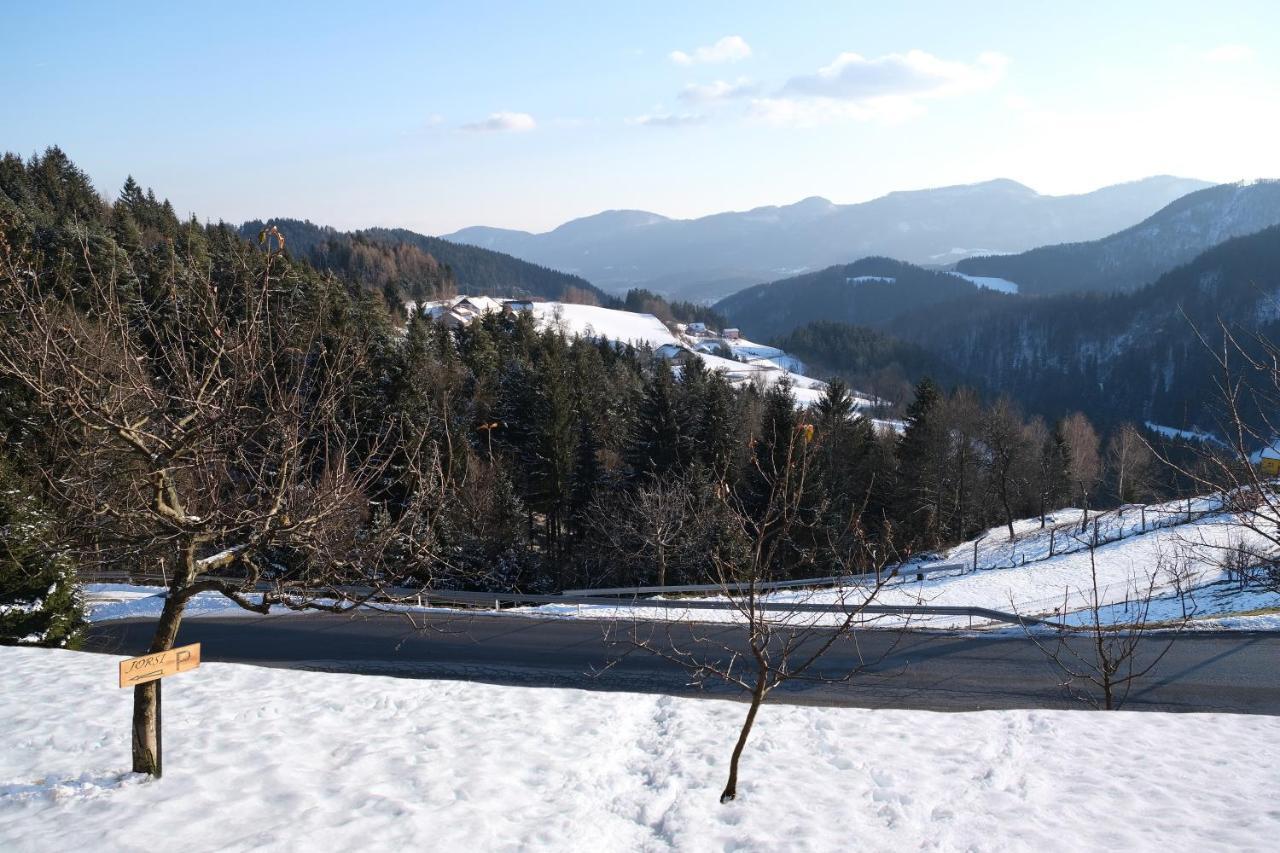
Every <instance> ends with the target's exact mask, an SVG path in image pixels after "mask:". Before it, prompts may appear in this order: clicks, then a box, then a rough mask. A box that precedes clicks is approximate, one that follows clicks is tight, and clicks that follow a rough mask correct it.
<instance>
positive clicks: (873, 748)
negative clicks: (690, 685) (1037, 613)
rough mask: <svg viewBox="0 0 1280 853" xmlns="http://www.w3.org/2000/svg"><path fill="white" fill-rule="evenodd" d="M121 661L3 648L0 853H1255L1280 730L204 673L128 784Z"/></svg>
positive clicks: (1234, 719) (1110, 716) (173, 689)
mask: <svg viewBox="0 0 1280 853" xmlns="http://www.w3.org/2000/svg"><path fill="white" fill-rule="evenodd" d="M116 660H117V659H116V658H113V657H108V656H100V655H86V654H77V653H74V652H63V651H49V650H43V649H13V648H0V663H3V666H4V668H5V671H6V674H7V678H8V679H9V683H10V684H11V685H13V686H14V687H16V688H17V689H11V690H6V691H5V692H4V693H3V694H0V704H2V706H3V715H4V719H5V725H4V726H3V728H0V849H4V850H6V851H15V853H19V851H45V850H94V851H115V850H165V849H181V850H226V849H230V850H250V849H255V850H257V849H263V850H300V851H314V850H361V851H377V850H410V849H415V850H416V849H426V850H478V851H482V850H517V849H518V850H581V851H593V853H594V851H613V850H619V851H632V850H643V851H660V850H690V851H711V850H729V849H736V850H924V849H927V850H941V851H949V850H1000V851H1006V850H1012V851H1020V850H1037V851H1040V850H1078V849H1084V850H1097V849H1108V850H1138V849H1142V850H1194V849H1218V850H1235V851H1243V850H1259V851H1260V850H1268V849H1273V845H1274V842H1275V839H1276V838H1277V834H1278V833H1280V811H1278V810H1277V809H1276V808H1275V805H1274V802H1273V799H1274V789H1275V772H1276V771H1275V767H1276V764H1277V762H1280V718H1277V717H1265V716H1234V715H1228V714H1176V715H1175V714H1162V713H1089V712H1083V711H986V712H979V713H959V714H937V713H930V712H924V711H868V710H847V709H832V708H806V707H795V706H782V705H779V706H771V705H766V706H765V708H764V709H763V710H762V711H761V714H760V717H759V719H758V721H757V724H756V729H755V732H754V734H753V735H752V740H751V742H750V743H749V744H748V746H747V751H746V753H745V754H744V757H743V766H742V774H743V775H742V779H741V781H740V784H739V798H738V800H737V801H736V802H735V803H732V804H730V805H727V806H721V805H720V804H719V803H718V802H717V797H718V794H719V791H720V788H721V786H722V785H723V782H724V773H725V771H726V765H727V760H728V755H729V751H730V749H731V747H732V740H733V737H734V736H735V734H736V726H737V725H738V724H739V722H740V720H741V716H742V714H743V711H744V709H743V706H742V705H740V704H738V703H732V702H723V701H709V700H698V699H675V698H671V697H661V696H650V695H636V694H628V693H587V692H582V691H575V690H562V689H530V688H513V687H496V686H491V685H483V684H469V683H461V682H451V681H417V680H408V679H404V680H401V679H393V678H384V677H378V676H351V675H333V674H323V673H307V672H296V671H289V670H277V669H268V668H256V667H250V666H239V665H232V664H218V663H209V664H205V665H203V666H202V667H200V669H198V670H196V671H194V672H190V673H187V674H184V675H181V676H177V677H175V678H173V679H171V680H170V683H169V685H168V686H167V687H166V689H165V703H164V707H165V732H164V743H165V776H164V778H163V779H162V780H159V781H145V780H143V779H142V778H140V777H137V776H133V775H131V774H128V773H127V772H126V770H127V768H128V761H129V743H128V738H127V735H128V728H127V726H128V720H129V709H130V698H131V691H128V690H120V689H118V688H117V687H116V686H115V683H116V682H115V679H116V676H115V669H116Z"/></svg>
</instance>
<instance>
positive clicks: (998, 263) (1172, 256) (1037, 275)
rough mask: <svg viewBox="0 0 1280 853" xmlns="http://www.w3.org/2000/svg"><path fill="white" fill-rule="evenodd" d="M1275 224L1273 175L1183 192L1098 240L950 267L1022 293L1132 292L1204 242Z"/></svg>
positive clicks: (1279, 208) (1279, 185) (1278, 204)
mask: <svg viewBox="0 0 1280 853" xmlns="http://www.w3.org/2000/svg"><path fill="white" fill-rule="evenodd" d="M1278 223H1280V181H1257V182H1254V183H1249V184H1224V185H1222V186H1216V187H1209V188H1207V189H1203V190H1200V191H1198V192H1194V193H1191V194H1190V195H1187V196H1184V197H1182V198H1180V199H1178V200H1177V201H1174V202H1172V203H1171V204H1169V205H1168V206H1167V207H1165V208H1163V209H1161V210H1160V211H1158V212H1157V213H1155V214H1153V215H1152V216H1151V217H1149V218H1148V219H1146V220H1144V221H1143V222H1140V223H1139V224H1137V225H1135V226H1133V227H1132V228H1127V229H1125V230H1123V231H1120V232H1119V233H1116V234H1112V235H1111V236H1109V237H1104V238H1102V239H1100V240H1093V241H1090V242H1085V243H1066V244H1062V245H1054V246H1043V247H1040V248H1037V249H1032V250H1031V251H1028V252H1023V253H1021V254H1017V255H993V256H987V257H975V258H965V259H964V260H961V261H960V262H959V263H957V264H956V270H957V271H959V272H962V273H967V274H970V275H978V276H996V277H999V278H1004V279H1008V280H1010V281H1014V282H1016V283H1017V284H1018V286H1019V288H1020V290H1021V292H1022V293H1025V294H1029V295H1046V294H1055V293H1066V292H1069V291H1084V290H1096V291H1104V292H1105V291H1118V290H1134V289H1136V288H1138V287H1141V286H1142V285H1144V284H1150V283H1151V282H1153V281H1155V280H1156V279H1157V278H1159V277H1160V275H1161V274H1163V273H1166V272H1168V271H1169V270H1171V269H1173V268H1174V267H1176V266H1178V265H1179V264H1183V263H1186V262H1187V261H1189V260H1191V259H1192V258H1194V257H1195V256H1196V255H1198V254H1200V253H1201V252H1203V251H1204V250H1205V249H1208V248H1210V247H1211V246H1215V245H1217V244H1218V243H1221V242H1222V241H1224V240H1227V239H1230V238H1232V237H1240V236H1243V235H1245V234H1252V233H1254V232H1256V231H1260V230H1262V229H1263V228H1267V227H1270V226H1272V225H1276V224H1278Z"/></svg>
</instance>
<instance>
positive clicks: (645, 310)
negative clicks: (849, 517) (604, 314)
mask: <svg viewBox="0 0 1280 853" xmlns="http://www.w3.org/2000/svg"><path fill="white" fill-rule="evenodd" d="M622 307H623V309H625V310H627V311H636V312H638V313H641V314H652V315H653V316H655V317H657V318H658V319H659V320H661V321H662V322H664V323H705V324H706V325H707V328H710V329H716V330H720V329H723V328H724V327H725V326H727V325H729V323H728V321H727V320H725V318H724V316H723V315H722V314H720V313H719V312H718V311H716V310H715V309H713V308H710V307H708V306H706V305H699V304H698V303H696V302H686V301H684V300H679V299H677V300H674V301H669V300H668V299H667V298H666V297H665V296H661V295H659V294H657V293H654V292H653V291H651V290H645V289H644V288H640V287H634V288H632V289H631V290H628V291H627V295H626V297H624V298H623V300H622Z"/></svg>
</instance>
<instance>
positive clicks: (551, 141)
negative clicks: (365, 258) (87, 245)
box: [0, 0, 1280, 233]
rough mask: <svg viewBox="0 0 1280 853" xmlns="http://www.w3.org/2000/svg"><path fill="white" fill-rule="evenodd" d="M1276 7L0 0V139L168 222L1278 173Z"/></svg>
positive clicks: (503, 213) (431, 223) (571, 211)
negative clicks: (145, 203) (183, 217)
mask: <svg viewBox="0 0 1280 853" xmlns="http://www.w3.org/2000/svg"><path fill="white" fill-rule="evenodd" d="M1277 48H1280V3H1275V2H1274V0H1267V2H1218V3H1213V4H1208V3H1203V2H1171V0H1166V2H1158V3H1157V2H1125V3H1115V2H1110V3H1093V2H1072V3H1055V4H1050V3H1039V2H1009V3H1000V2H990V3H967V4H962V3H959V2H954V1H953V2H900V3H884V2H876V3H865V2H848V3H804V2H790V3H785V4H782V3H777V2H772V3H759V4H757V3H747V2H738V3H714V2H699V3H689V2H684V3H661V2H647V3H643V4H620V3H604V2H599V1H598V0H597V2H594V3H587V2H565V3H550V2H548V3H538V4H534V3H515V2H511V3H486V2H474V3H438V4H437V3H403V4H401V3H369V4H362V5H360V6H357V5H356V4H337V3H334V4H327V3H318V2H317V3H305V4H304V3H298V4H294V3H272V4H252V5H248V4H244V5H241V4H236V3H219V4H204V3H202V4H183V3H169V4H164V5H160V4H144V3H128V4H125V3H119V4H116V3H83V4H70V3H56V2H42V3H23V4H21V5H15V4H10V7H9V8H7V9H6V10H4V12H3V14H2V15H0V80H2V81H3V82H4V92H5V95H4V98H3V100H2V102H0V148H3V149H5V150H10V151H18V152H20V153H23V154H29V153H31V152H33V151H36V150H38V149H42V148H43V147H45V146H46V145H50V144H58V145H61V146H62V147H63V148H64V149H65V150H66V151H67V152H68V153H69V154H70V155H71V156H72V157H73V158H74V159H75V160H76V161H77V162H78V163H80V164H81V165H82V166H83V167H84V168H85V169H86V170H87V171H88V172H89V174H90V175H91V176H92V177H93V178H94V180H95V182H96V183H97V184H98V185H99V187H100V188H101V189H104V190H106V191H108V192H114V190H115V189H116V188H118V187H119V185H120V184H121V183H122V182H123V180H124V178H125V176H126V175H127V174H130V173H132V174H133V175H134V176H135V177H136V178H137V179H138V180H139V181H140V182H141V183H143V184H145V185H148V186H154V187H155V188H156V190H157V191H158V192H160V193H161V194H163V195H167V196H168V197H170V198H171V199H172V200H173V202H174V204H175V206H176V207H177V208H178V210H179V211H181V212H184V213H186V212H192V213H196V214H197V215H199V216H200V217H201V218H205V219H219V218H222V219H227V220H230V221H239V220H243V219H246V218H253V217H266V216H282V215H283V216H297V217H306V218H310V219H312V220H314V221H318V222H324V223H328V224H333V225H336V226H339V227H343V228H351V227H361V226H368V225H399V226H405V227H410V228H414V229H416V230H420V231H423V232H426V233H445V232H448V231H451V230H454V229H456V228H460V227H463V226H466V225H473V224H486V225H498V226H505V227H513V228H526V229H530V230H544V229H546V228H550V227H553V226H555V225H557V224H559V223H560V222H563V221H565V220H567V219H570V218H573V217H575V216H581V215H586V214H590V213H594V212H596V211H599V210H603V209H610V208H642V209H646V210H653V211H656V212H659V213H663V214H666V215H669V216H680V217H687V216H697V215H702V214H706V213H711V212H715V211H720V210H729V209H745V208H750V207H754V206H758V205H765V204H783V203H789V202H792V201H796V200H798V199H800V198H803V197H805V196H810V195H822V196H826V197H827V198H830V199H832V200H833V201H837V202H852V201H860V200H864V199H867V198H872V197H874V196H877V195H881V194H883V193H885V192H889V191H892V190H895V189H913V188H921V187H928V186H939V185H946V184H954V183H967V182H971V181H978V180H985V179H989V178H995V177H1008V178H1013V179H1015V180H1019V181H1022V182H1023V183H1026V184H1028V185H1029V186H1031V187H1033V188H1035V189H1037V190H1040V191H1041V192H1048V193H1070V192H1081V191H1087V190H1089V189H1093V188H1096V187H1099V186H1103V185H1106V184H1110V183H1115V182H1119V181H1124V180H1132V179H1136V178H1140V177H1144V176H1146V175H1151V174H1179V175H1185V176H1190V177H1200V178H1205V179H1207V180H1221V181H1227V180H1237V179H1241V178H1252V177H1280V144H1277V143H1278V142H1280V109H1278V108H1277V106H1276V105H1277V104H1280V52H1278V51H1277Z"/></svg>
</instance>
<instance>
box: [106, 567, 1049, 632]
mask: <svg viewBox="0 0 1280 853" xmlns="http://www.w3.org/2000/svg"><path fill="white" fill-rule="evenodd" d="M944 565H945V567H946V568H948V569H954V568H956V567H957V564H944ZM942 568H943V566H939V567H937V568H936V569H935V570H941V569H942ZM104 576H114V575H111V574H110V573H99V574H97V575H96V576H95V577H99V578H100V577H104ZM133 577H134V579H138V578H145V577H146V576H139V575H134V576H133ZM157 579H158V576H157ZM224 580H234V579H232V578H224ZM787 583H791V582H787ZM808 585H810V586H813V585H814V584H813V579H809V581H808ZM258 588H259V589H262V590H266V589H273V588H274V587H271V586H270V585H269V584H259V585H258ZM665 589H670V588H669V587H668V588H665ZM716 589H720V587H716ZM284 591H285V592H286V593H287V592H288V590H287V589H286V590H284ZM323 592H336V593H339V594H342V595H349V596H351V597H353V598H364V597H367V596H370V595H373V594H374V593H375V592H376V593H377V595H376V598H377V599H378V600H380V601H382V602H386V603H392V604H410V603H411V604H417V605H421V606H430V605H433V604H443V605H463V606H467V607H474V608H486V609H487V608H492V609H501V608H502V606H503V605H504V604H505V605H529V604H532V605H543V604H574V605H585V606H595V607H608V608H617V607H619V606H626V607H636V608H641V609H646V608H647V609H653V610H740V609H741V605H740V604H739V603H736V602H734V601H732V600H725V599H719V600H717V599H696V598H693V599H655V598H635V599H632V600H631V601H623V600H620V599H619V598H617V597H613V596H605V595H572V594H568V593H564V594H559V595H549V594H536V593H518V592H515V593H512V592H468V591H464V590H432V589H417V588H413V587H388V588H386V589H382V590H375V589H374V588H373V587H363V586H340V587H333V588H331V589H329V590H324V591H322V592H321V594H323ZM297 594H299V595H307V594H310V595H313V596H314V595H316V592H315V591H312V592H310V593H308V592H306V591H301V590H300V591H299V592H298V593H297ZM160 595H163V593H160ZM755 609H756V610H758V611H762V612H765V613H833V614H847V613H848V612H849V611H850V610H857V611H859V612H860V613H862V614H866V615H898V616H919V617H928V616H967V617H970V618H975V619H984V620H987V621H991V622H1006V623H1008V624H1011V625H1045V626H1049V627H1053V628H1059V629H1063V628H1066V626H1065V625H1063V624H1062V623H1059V622H1053V621H1051V620H1047V619H1038V618H1036V617H1034V616H1022V615H1020V614H1016V613H1006V612H1004V611H1002V610H992V609H990V608H986V607H967V606H946V605H929V604H919V605H906V604H903V605H900V604H860V603H850V604H848V605H846V604H813V603H809V602H770V601H757V602H756V603H755Z"/></svg>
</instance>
